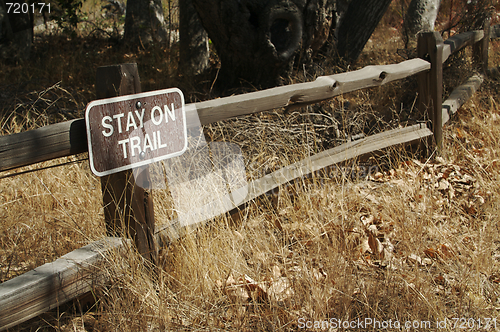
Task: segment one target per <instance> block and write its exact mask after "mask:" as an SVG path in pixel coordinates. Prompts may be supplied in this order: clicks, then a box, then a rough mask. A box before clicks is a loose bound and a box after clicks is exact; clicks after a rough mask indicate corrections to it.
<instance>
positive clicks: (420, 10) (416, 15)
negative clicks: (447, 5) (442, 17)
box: [403, 0, 441, 47]
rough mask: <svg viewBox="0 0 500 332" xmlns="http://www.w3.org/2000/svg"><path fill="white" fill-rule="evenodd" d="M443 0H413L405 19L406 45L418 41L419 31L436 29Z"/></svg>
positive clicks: (404, 37)
mask: <svg viewBox="0 0 500 332" xmlns="http://www.w3.org/2000/svg"><path fill="white" fill-rule="evenodd" d="M440 4H441V0H412V1H411V2H410V5H409V6H408V11H407V13H406V16H405V19H404V29H405V33H404V35H403V39H404V42H405V45H406V47H409V44H410V43H413V42H415V41H416V38H417V34H418V33H419V32H429V31H434V24H435V22H436V18H437V14H438V12H439V6H440Z"/></svg>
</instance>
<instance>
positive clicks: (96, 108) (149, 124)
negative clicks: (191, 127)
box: [85, 88, 187, 176]
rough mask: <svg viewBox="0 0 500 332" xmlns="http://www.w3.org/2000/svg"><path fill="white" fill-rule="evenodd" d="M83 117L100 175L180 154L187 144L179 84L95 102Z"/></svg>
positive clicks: (91, 157)
mask: <svg viewBox="0 0 500 332" xmlns="http://www.w3.org/2000/svg"><path fill="white" fill-rule="evenodd" d="M85 121H86V124H87V140H88V145H89V160H90V167H91V169H92V172H93V173H94V174H95V175H97V176H104V175H109V174H113V173H117V172H121V171H124V170H127V169H131V168H135V167H139V166H144V165H147V164H150V163H153V162H156V161H160V160H163V159H167V158H172V157H175V156H179V155H181V154H182V153H184V151H186V148H187V129H186V128H187V127H186V114H185V109H184V96H183V94H182V92H181V91H180V90H179V89H176V88H173V89H165V90H158V91H151V92H145V93H139V94H134V95H126V96H123V97H116V98H108V99H100V100H96V101H93V102H91V103H90V104H89V105H88V106H87V110H86V112H85Z"/></svg>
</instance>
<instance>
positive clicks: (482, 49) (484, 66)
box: [472, 18, 491, 76]
mask: <svg viewBox="0 0 500 332" xmlns="http://www.w3.org/2000/svg"><path fill="white" fill-rule="evenodd" d="M490 25H491V18H487V19H486V20H484V23H483V31H484V37H483V39H481V41H479V42H477V43H475V44H474V45H473V46H472V54H473V61H474V64H475V65H476V67H477V68H478V69H479V71H480V72H481V73H482V74H484V75H485V76H486V75H487V74H488V47H489V45H490Z"/></svg>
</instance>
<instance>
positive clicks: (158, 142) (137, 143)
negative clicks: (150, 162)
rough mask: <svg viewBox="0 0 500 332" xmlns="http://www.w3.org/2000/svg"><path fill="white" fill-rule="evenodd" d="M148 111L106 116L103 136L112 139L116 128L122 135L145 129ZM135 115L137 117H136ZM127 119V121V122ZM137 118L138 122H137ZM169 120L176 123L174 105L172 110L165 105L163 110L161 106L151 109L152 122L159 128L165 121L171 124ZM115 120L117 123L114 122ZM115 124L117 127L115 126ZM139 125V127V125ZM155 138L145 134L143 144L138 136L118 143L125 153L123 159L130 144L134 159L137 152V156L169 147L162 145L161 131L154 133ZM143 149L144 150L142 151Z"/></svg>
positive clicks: (171, 107)
mask: <svg viewBox="0 0 500 332" xmlns="http://www.w3.org/2000/svg"><path fill="white" fill-rule="evenodd" d="M145 111H146V109H144V108H143V109H142V110H141V112H139V111H137V110H136V111H133V112H132V111H130V112H128V113H127V116H125V113H119V114H115V115H113V117H111V116H109V115H108V116H104V117H103V118H102V123H101V124H102V126H103V128H105V130H103V131H102V135H103V136H104V137H110V136H111V135H113V133H114V132H115V126H116V127H117V129H118V133H120V134H121V133H122V132H123V131H124V128H125V131H126V132H128V131H130V130H136V129H137V128H144V112H145ZM134 115H135V116H134ZM125 118H126V120H125ZM136 118H137V121H136ZM169 118H170V120H171V121H175V108H174V104H173V103H172V104H171V106H170V108H169V107H168V106H167V105H163V110H162V109H161V107H160V106H154V107H153V108H152V109H151V122H152V123H153V124H154V125H155V126H159V125H161V124H162V123H163V120H164V119H165V123H168V122H169ZM113 120H115V121H113ZM113 123H114V124H115V126H114V125H113ZM137 123H139V125H137ZM152 136H153V137H152V138H151V137H150V135H149V134H145V135H144V138H143V142H141V138H140V137H138V136H132V137H129V138H127V139H123V140H120V141H118V145H121V148H122V149H121V150H122V151H123V158H127V157H128V155H127V151H128V149H127V144H130V146H129V148H130V153H131V155H132V157H134V156H135V154H136V151H137V154H139V153H141V152H147V151H148V150H149V151H154V150H157V149H161V148H164V147H166V146H167V144H165V143H163V144H162V138H161V135H160V131H153V135H152ZM141 148H142V149H141Z"/></svg>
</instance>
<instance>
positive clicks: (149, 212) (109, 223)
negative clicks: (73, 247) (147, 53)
mask: <svg viewBox="0 0 500 332" xmlns="http://www.w3.org/2000/svg"><path fill="white" fill-rule="evenodd" d="M139 92H141V82H140V78H139V72H138V70H137V64H135V63H127V64H120V65H112V66H106V67H99V68H97V74H96V96H97V99H102V98H110V97H116V96H122V95H127V94H133V93H139ZM135 173H136V176H135V177H134V174H133V172H132V171H130V170H128V171H124V172H119V173H115V174H112V175H108V176H104V177H102V178H101V188H102V195H103V203H104V219H105V221H106V231H107V233H108V235H110V236H128V237H131V238H132V239H133V240H134V242H135V244H136V246H137V249H138V251H139V253H140V254H141V255H142V256H143V257H144V258H145V259H147V260H149V261H152V262H156V260H157V248H156V245H155V241H154V229H155V228H154V227H155V225H154V211H153V203H152V202H153V201H152V196H151V195H150V193H148V192H147V191H145V190H144V187H147V186H145V185H147V184H148V182H149V181H150V179H149V169H148V167H147V166H146V167H145V168H142V169H141V170H140V172H139V174H137V172H135ZM138 184H140V185H138Z"/></svg>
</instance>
